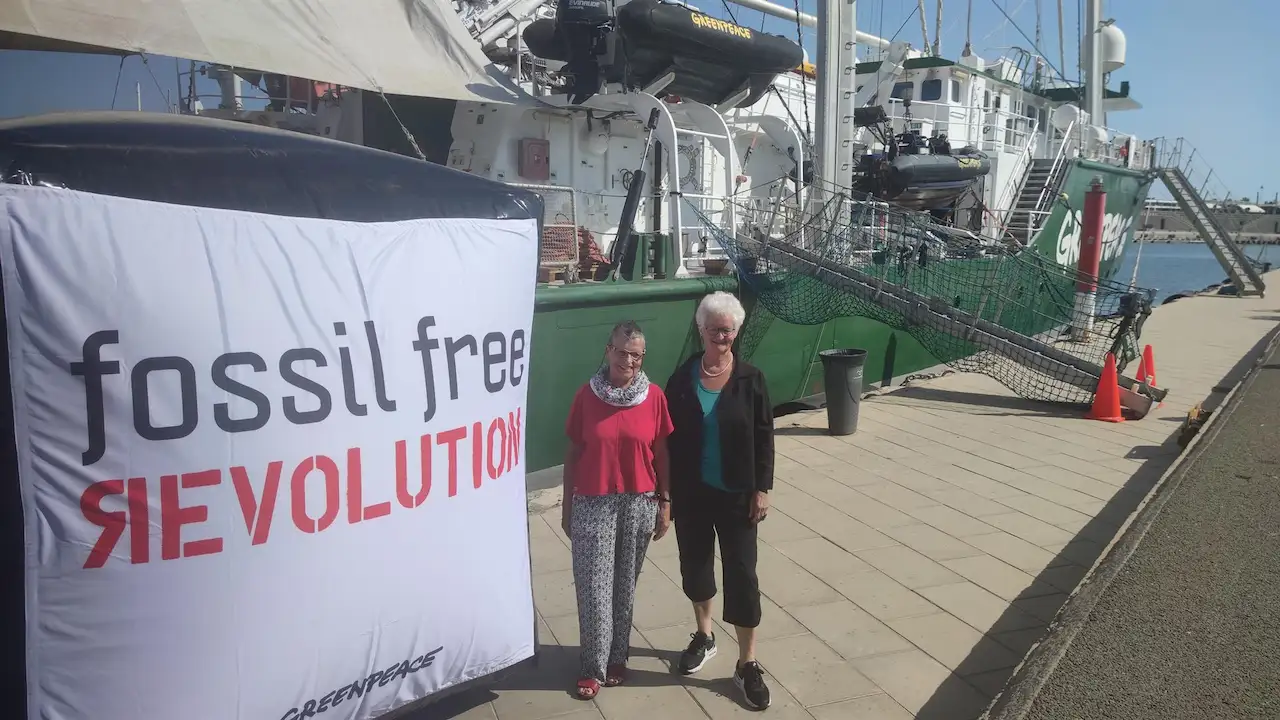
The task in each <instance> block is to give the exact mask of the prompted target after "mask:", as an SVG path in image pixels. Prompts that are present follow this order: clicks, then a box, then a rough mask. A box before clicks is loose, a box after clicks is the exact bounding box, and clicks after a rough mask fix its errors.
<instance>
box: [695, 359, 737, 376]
mask: <svg viewBox="0 0 1280 720" xmlns="http://www.w3.org/2000/svg"><path fill="white" fill-rule="evenodd" d="M701 365H702V374H703V375H706V376H707V377H709V378H714V377H720V376H721V375H723V374H725V373H727V372H729V368H731V367H733V357H732V356H731V357H730V358H729V362H727V363H725V364H724V367H723V368H721V369H720V372H711V371H710V370H708V369H707V358H706V356H705V355H704V356H703V358H702V363H701Z"/></svg>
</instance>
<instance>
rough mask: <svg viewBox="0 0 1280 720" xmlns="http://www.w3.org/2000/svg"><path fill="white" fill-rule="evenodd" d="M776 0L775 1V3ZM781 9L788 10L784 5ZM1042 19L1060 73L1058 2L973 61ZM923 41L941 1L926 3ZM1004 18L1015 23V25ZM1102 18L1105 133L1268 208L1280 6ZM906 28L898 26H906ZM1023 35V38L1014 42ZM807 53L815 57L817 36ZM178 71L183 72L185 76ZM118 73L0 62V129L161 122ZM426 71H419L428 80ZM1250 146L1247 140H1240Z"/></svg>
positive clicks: (1215, 6)
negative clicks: (1113, 92)
mask: <svg viewBox="0 0 1280 720" xmlns="http://www.w3.org/2000/svg"><path fill="white" fill-rule="evenodd" d="M776 1H778V0H775V2H776ZM693 4H695V5H697V6H698V7H699V8H700V9H702V10H704V11H706V12H708V13H710V14H712V15H717V16H719V17H724V18H727V17H728V13H727V12H726V10H725V7H724V6H723V5H722V4H721V2H720V0H694V2H693ZM783 4H786V2H785V0H783ZM800 5H801V8H802V9H804V10H805V11H806V12H811V13H812V12H813V8H814V7H815V0H802V2H801V3H800ZM916 5H917V1H916V0H862V1H861V2H859V3H858V26H859V29H861V30H863V31H866V32H870V33H872V34H876V35H881V36H882V37H891V36H893V35H894V33H895V31H898V29H899V28H901V33H900V35H899V37H900V38H902V39H906V40H908V41H909V42H911V43H912V44H913V45H914V46H916V47H919V46H920V45H921V42H922V39H921V32H920V20H919V18H918V17H915V16H913V15H912V11H913V10H914V9H915V8H916ZM1037 5H1039V6H1040V7H1041V8H1042V11H1043V15H1042V17H1041V25H1042V28H1043V37H1044V41H1043V43H1042V45H1041V49H1042V50H1043V52H1044V54H1045V55H1047V56H1048V57H1049V59H1050V60H1051V62H1053V63H1054V64H1055V65H1058V64H1059V61H1058V57H1059V52H1058V42H1057V37H1058V22H1057V3H1056V2H1055V1H1054V0H972V2H971V6H972V18H973V20H972V28H973V30H972V42H973V47H974V51H975V52H977V53H978V54H979V55H982V56H984V57H987V58H988V59H995V58H996V57H997V56H999V55H1000V52H1001V49H1002V48H1008V47H1010V46H1014V45H1019V46H1023V47H1026V46H1027V45H1028V44H1029V43H1028V42H1027V40H1026V39H1024V38H1023V35H1022V33H1025V34H1026V36H1027V37H1034V31H1035V25H1036V7H1037ZM925 6H926V15H927V19H928V26H929V32H930V36H932V33H933V27H934V17H935V10H936V0H926V2H925ZM969 6H970V3H969V2H968V1H967V0H946V2H945V3H944V7H943V33H942V54H943V55H944V56H946V57H951V58H954V57H956V56H957V55H958V54H959V52H960V50H961V48H962V47H963V46H964V40H965V20H966V12H967V10H968V7H969ZM731 7H732V8H733V12H734V15H735V16H736V17H737V19H738V21H739V22H741V23H742V24H744V25H748V26H752V27H756V28H759V27H760V23H761V21H762V19H764V18H763V16H762V15H761V14H760V13H758V12H755V11H750V10H745V9H743V8H739V7H737V6H731ZM1001 8H1003V9H1004V11H1005V12H1006V13H1008V15H1009V16H1011V17H1012V18H1013V20H1014V23H1010V22H1008V21H1006V20H1005V17H1004V15H1002V13H1001ZM1081 12H1082V10H1081V6H1080V0H1063V14H1064V18H1065V25H1066V27H1065V31H1064V34H1065V36H1066V45H1067V48H1066V64H1067V66H1068V67H1066V68H1061V69H1062V70H1063V71H1064V72H1065V73H1066V74H1067V76H1068V77H1070V78H1071V79H1075V76H1076V70H1075V67H1076V52H1075V48H1076V44H1075V43H1076V38H1078V36H1079V31H1078V29H1077V28H1078V26H1077V18H1078V17H1079V15H1080V13H1081ZM1103 17H1104V18H1115V20H1116V24H1117V26H1119V27H1120V28H1122V29H1123V30H1124V32H1125V34H1126V35H1127V37H1128V58H1127V60H1128V63H1127V65H1126V67H1124V68H1121V69H1120V70H1117V71H1116V72H1115V73H1113V75H1112V86H1113V87H1115V86H1118V84H1119V82H1120V81H1121V80H1128V81H1129V82H1130V83H1131V85H1132V95H1133V97H1134V98H1135V99H1136V100H1138V102H1140V103H1142V105H1143V109H1141V110H1136V111H1131V112H1124V113H1114V114H1112V115H1111V116H1110V118H1109V123H1110V125H1112V126H1113V127H1115V128H1116V129H1119V130H1121V131H1125V132H1132V133H1135V134H1137V135H1138V136H1139V137H1143V138H1153V137H1179V136H1182V137H1185V138H1187V139H1188V140H1189V141H1190V142H1191V144H1193V145H1194V146H1195V147H1196V148H1198V150H1199V153H1198V156H1200V157H1204V158H1207V161H1208V163H1209V164H1210V165H1211V166H1212V169H1213V170H1214V174H1215V177H1216V178H1221V185H1217V184H1216V183H1215V184H1211V186H1210V190H1211V191H1212V190H1214V189H1215V187H1216V188H1217V192H1216V193H1213V194H1221V192H1223V191H1224V190H1225V191H1229V192H1230V193H1231V194H1232V195H1233V196H1237V197H1238V196H1241V195H1248V196H1249V197H1254V196H1255V195H1257V194H1258V193H1259V191H1261V193H1262V196H1263V198H1264V199H1270V198H1273V197H1275V195H1276V194H1277V193H1278V192H1280V171H1277V168H1280V142H1277V141H1276V140H1274V139H1273V132H1272V126H1273V123H1275V122H1276V121H1275V118H1277V117H1280V95H1277V93H1275V92H1274V91H1270V90H1267V88H1268V87H1274V86H1275V85H1276V81H1275V80H1274V79H1268V78H1270V75H1271V70H1272V67H1273V66H1274V65H1276V64H1278V63H1280V47H1278V46H1280V39H1277V36H1276V32H1275V28H1276V26H1277V23H1280V4H1277V3H1274V2H1273V1H1269V0H1218V2H1216V3H1206V2H1203V0H1199V1H1195V0H1127V1H1125V2H1111V1H1104V7H1103ZM904 21H905V24H904ZM765 23H766V24H765V28H764V29H766V30H768V31H770V32H777V33H780V34H785V35H787V36H788V37H794V36H795V27H794V25H792V24H790V23H787V22H785V21H782V20H777V19H774V18H768V19H767V20H765ZM1019 29H1021V31H1022V33H1020V32H1019ZM805 45H806V47H807V48H808V49H809V51H810V54H811V55H815V56H816V51H815V50H814V49H813V44H812V32H811V31H808V30H806V33H805ZM183 65H184V66H185V63H184V64H183ZM119 67H120V61H119V59H117V58H114V57H100V56H89V55H59V54H50V53H26V52H3V53H0V78H3V80H0V117H12V116H17V115H27V114H34V113H41V112H52V111H59V110H88V109H107V108H110V107H111V106H112V99H113V96H114V98H115V106H116V107H117V108H118V109H133V108H134V107H136V105H137V99H136V92H137V90H136V88H137V87H138V86H139V85H140V86H141V95H142V106H143V108H144V109H146V110H153V111H163V110H165V108H166V96H165V93H168V94H169V98H170V99H172V98H175V97H176V96H177V94H178V91H177V77H176V75H175V71H176V68H177V67H178V63H177V62H176V61H174V60H173V59H172V58H163V57H158V56H155V57H151V58H149V60H148V62H147V63H146V64H144V63H143V62H142V60H141V59H140V58H138V57H136V56H135V57H130V58H127V59H126V60H125V61H124V66H123V71H122V72H121V73H120V82H119V90H118V92H117V90H116V78H117V70H118V68H119ZM426 71H428V70H427V69H424V72H426ZM1245 137H1247V140H1242V138H1245Z"/></svg>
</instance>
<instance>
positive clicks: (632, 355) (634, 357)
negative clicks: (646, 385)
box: [609, 344, 644, 362]
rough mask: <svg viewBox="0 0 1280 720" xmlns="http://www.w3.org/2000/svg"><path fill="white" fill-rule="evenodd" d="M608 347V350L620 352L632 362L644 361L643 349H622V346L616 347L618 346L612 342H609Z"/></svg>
mask: <svg viewBox="0 0 1280 720" xmlns="http://www.w3.org/2000/svg"><path fill="white" fill-rule="evenodd" d="M609 349H610V350H612V351H614V352H616V353H620V354H622V355H624V356H626V358H627V359H628V360H630V361H632V362H643V361H644V351H643V350H642V351H640V352H631V351H630V350H623V349H622V348H620V347H618V346H616V345H613V344H610V345H609Z"/></svg>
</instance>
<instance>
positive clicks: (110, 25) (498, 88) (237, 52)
mask: <svg viewBox="0 0 1280 720" xmlns="http://www.w3.org/2000/svg"><path fill="white" fill-rule="evenodd" d="M85 46H88V47H85ZM0 47H5V48H14V49H28V50H39V49H48V50H71V51H85V50H90V51H93V50H95V49H108V50H117V51H126V52H141V53H154V54H157V55H168V56H171V57H178V58H186V59H191V60H202V61H207V62H217V63H225V64H227V65H232V66H235V67H241V68H249V69H253V70H260V71H264V72H272V73H280V74H283V75H292V76H296V77H304V78H309V79H312V80H317V81H322V82H330V83H337V84H339V85H347V86H351V87H357V88H361V89H365V90H375V91H381V92H386V93H395V94H401V95H417V96H422V97H438V98H446V99H453V100H482V101H489V102H500V103H516V102H520V101H521V99H522V98H523V97H527V96H524V95H523V93H521V92H520V90H518V89H517V88H516V87H515V86H514V85H513V84H512V83H511V82H510V81H509V80H508V79H507V78H506V77H505V76H503V75H501V74H500V73H499V72H498V71H497V70H496V69H495V68H494V67H493V66H492V64H491V63H489V61H488V59H487V58H485V56H484V54H483V53H482V52H481V50H480V46H479V45H478V44H477V43H476V41H475V40H474V39H472V37H471V36H470V35H469V34H468V33H467V31H466V30H465V29H464V28H463V26H462V22H461V21H460V20H459V19H458V16H457V15H456V14H455V13H454V11H453V8H452V7H451V6H450V4H449V2H448V0H323V1H321V0H40V2H23V1H21V0H20V1H19V2H0Z"/></svg>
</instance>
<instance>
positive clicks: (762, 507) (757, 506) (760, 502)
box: [751, 492, 769, 523]
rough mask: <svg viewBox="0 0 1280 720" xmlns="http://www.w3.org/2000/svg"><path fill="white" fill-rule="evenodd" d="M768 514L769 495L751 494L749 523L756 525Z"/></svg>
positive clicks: (761, 493) (762, 493)
mask: <svg viewBox="0 0 1280 720" xmlns="http://www.w3.org/2000/svg"><path fill="white" fill-rule="evenodd" d="M768 514H769V493H764V492H754V493H752V494H751V522H752V523H758V522H760V521H761V520H763V519H764V518H765V516H766V515H768Z"/></svg>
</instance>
